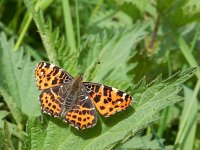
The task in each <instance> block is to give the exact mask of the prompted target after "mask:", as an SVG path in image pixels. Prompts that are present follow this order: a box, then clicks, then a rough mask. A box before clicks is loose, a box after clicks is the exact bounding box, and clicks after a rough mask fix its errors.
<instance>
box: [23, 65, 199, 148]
mask: <svg viewBox="0 0 200 150" xmlns="http://www.w3.org/2000/svg"><path fill="white" fill-rule="evenodd" d="M195 70H196V69H195V68H193V69H188V70H186V71H185V72H183V73H181V74H177V75H176V76H174V77H173V78H171V79H170V80H165V82H161V81H160V78H158V79H157V80H156V81H155V82H153V83H152V84H150V85H149V86H146V85H145V84H140V87H138V89H140V90H139V91H133V92H137V93H135V95H133V97H134V99H135V103H133V106H134V105H136V107H135V111H134V110H133V109H132V108H131V107H130V108H129V109H127V110H126V111H124V112H121V113H118V114H116V115H114V116H113V117H110V118H104V117H100V120H101V122H100V121H98V124H97V125H96V126H95V127H93V128H91V129H86V130H83V131H77V130H76V129H75V128H73V127H71V128H69V127H68V125H67V124H65V123H63V122H62V121H61V120H59V119H56V118H52V117H49V116H47V115H45V117H44V118H43V123H41V122H39V121H38V120H37V119H31V120H29V123H28V126H27V132H28V136H27V137H26V141H27V142H26V145H27V147H28V149H35V148H37V149H48V148H50V147H51V148H52V149H66V147H67V148H68V149H85V150H90V149H112V148H113V147H115V146H116V145H118V144H120V143H123V142H125V141H126V140H127V139H129V138H130V137H132V136H133V135H134V134H135V133H136V132H137V131H139V130H141V129H143V128H145V127H147V126H148V125H149V124H150V123H152V122H154V121H156V120H158V117H157V116H158V112H159V111H160V110H162V109H164V108H166V107H167V106H169V105H172V104H174V103H176V102H178V101H180V100H182V98H181V97H179V96H178V95H177V94H178V93H179V91H180V90H181V87H180V84H182V83H183V82H184V81H186V80H188V79H189V78H190V77H191V76H192V75H194V73H195ZM171 81H173V82H171ZM141 86H142V87H141ZM141 89H143V90H141ZM144 98H145V100H143V99H144ZM140 101H143V102H142V103H140V105H137V103H138V102H140ZM46 116H47V118H46ZM38 138H39V139H40V140H38ZM32 143H34V144H32ZM52 146H53V147H52Z"/></svg>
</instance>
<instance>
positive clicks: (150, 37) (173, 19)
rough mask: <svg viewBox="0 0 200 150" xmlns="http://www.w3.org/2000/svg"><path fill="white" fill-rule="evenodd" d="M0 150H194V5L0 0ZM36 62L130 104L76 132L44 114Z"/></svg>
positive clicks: (197, 17) (198, 7)
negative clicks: (121, 94) (116, 92)
mask: <svg viewBox="0 0 200 150" xmlns="http://www.w3.org/2000/svg"><path fill="white" fill-rule="evenodd" d="M0 12H1V13H0V18H1V19H0V148H1V149H28V150H30V149H37V150H38V149H80V150H82V149H85V150H89V149H91V150H94V149H120V150H121V149H122V150H126V149H185V150H190V149H199V148H200V134H199V133H200V124H199V123H200V114H199V112H200V102H199V96H200V95H199V88H200V70H199V63H200V62H199V60H200V59H199V58H200V57H199V56H200V50H199V49H200V45H199V41H200V36H199V35H200V34H199V33H200V24H199V21H200V1H199V0H182V1H172V0H153V1H148V0H140V1H136V0H135V1H134V0H111V1H103V0H94V1H89V0H75V1H70V0H58V1H52V0H42V1H36V0H23V1H22V0H18V1H15V0H10V1H7V0H1V1H0ZM41 60H44V61H48V62H51V63H53V64H56V65H58V66H60V67H62V68H64V69H65V70H67V71H68V72H69V73H71V74H72V75H74V76H77V75H79V74H83V75H84V79H85V81H92V82H99V83H102V84H106V85H110V86H113V87H116V88H118V89H121V90H124V91H127V92H128V93H130V95H132V96H133V98H134V102H133V104H132V105H131V107H129V108H128V109H127V110H125V111H123V112H119V113H117V114H115V115H114V116H112V117H109V118H104V117H103V116H100V115H99V117H98V123H97V125H96V126H95V127H93V128H90V129H86V130H83V131H78V130H76V129H74V128H73V127H70V126H68V125H67V124H66V123H63V122H62V121H61V120H59V119H56V118H53V117H50V116H48V115H42V114H41V111H40V105H39V103H38V96H39V93H40V91H38V90H37V88H36V83H35V80H34V68H35V66H36V65H37V63H39V62H40V61H41Z"/></svg>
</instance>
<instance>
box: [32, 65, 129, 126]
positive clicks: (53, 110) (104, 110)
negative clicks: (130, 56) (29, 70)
mask: <svg viewBox="0 0 200 150" xmlns="http://www.w3.org/2000/svg"><path fill="white" fill-rule="evenodd" d="M35 79H36V84H37V87H38V89H39V90H42V92H41V94H40V96H39V101H40V104H41V110H42V112H43V113H46V114H49V115H51V116H53V117H58V118H60V119H62V120H63V121H64V122H67V123H68V124H70V125H72V126H74V127H75V128H76V129H78V130H79V129H81V130H83V129H86V128H90V127H92V126H94V125H96V123H97V112H96V110H98V112H99V113H100V114H101V115H103V116H105V117H109V116H111V115H113V114H115V113H116V112H118V111H121V110H124V109H126V108H127V107H128V106H129V105H130V104H131V102H132V97H131V96H130V95H129V94H127V93H125V92H123V91H120V90H118V89H116V88H113V87H109V86H106V85H102V84H99V83H92V82H83V77H82V76H78V77H76V78H74V77H73V76H71V75H70V74H69V73H68V72H66V71H64V70H63V69H61V68H60V67H58V66H56V65H53V64H50V63H47V62H40V63H39V64H38V65H37V66H36V68H35Z"/></svg>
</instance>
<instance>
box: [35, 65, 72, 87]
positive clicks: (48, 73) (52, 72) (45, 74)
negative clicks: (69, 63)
mask: <svg viewBox="0 0 200 150" xmlns="http://www.w3.org/2000/svg"><path fill="white" fill-rule="evenodd" d="M35 79H36V83H37V87H38V89H39V90H43V89H48V88H51V87H54V86H58V85H60V84H62V83H68V82H71V81H72V80H73V77H72V76H71V75H70V74H69V73H67V72H65V71H64V70H63V69H61V68H59V67H57V66H55V65H53V64H50V63H46V62H40V63H39V64H38V65H37V67H36V68H35Z"/></svg>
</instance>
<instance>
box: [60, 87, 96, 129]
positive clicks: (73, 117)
mask: <svg viewBox="0 0 200 150" xmlns="http://www.w3.org/2000/svg"><path fill="white" fill-rule="evenodd" d="M84 90H85V89H79V92H78V94H77V95H78V96H77V100H76V102H75V103H74V105H73V107H72V108H71V109H70V110H69V111H68V112H67V113H66V115H65V118H64V121H65V122H67V123H68V124H70V125H72V126H74V127H75V128H77V129H81V130H83V129H85V128H90V127H92V126H94V125H96V123H97V114H96V110H95V106H94V104H93V103H92V101H91V100H90V99H89V97H88V96H87V95H88V94H87V92H86V91H84Z"/></svg>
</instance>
